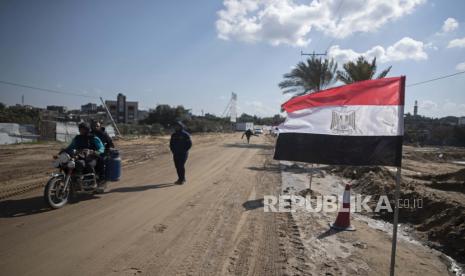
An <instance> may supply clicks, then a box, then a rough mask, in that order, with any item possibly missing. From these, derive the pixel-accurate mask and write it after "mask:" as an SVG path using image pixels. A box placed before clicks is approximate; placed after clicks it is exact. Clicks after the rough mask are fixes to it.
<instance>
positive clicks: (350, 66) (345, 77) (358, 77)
mask: <svg viewBox="0 0 465 276" xmlns="http://www.w3.org/2000/svg"><path fill="white" fill-rule="evenodd" d="M342 67H343V68H344V71H341V70H338V71H337V79H338V80H340V81H342V82H343V83H346V84H349V83H354V82H357V81H363V80H371V79H372V78H373V76H374V75H375V74H376V58H373V60H372V61H371V64H370V63H369V62H368V61H367V60H366V59H365V58H364V57H363V56H360V57H359V58H358V59H357V61H356V62H355V63H354V62H353V61H349V62H347V63H346V64H344V65H343V66H342ZM391 67H392V66H389V67H388V68H387V69H385V70H384V71H382V72H381V73H380V74H379V75H378V76H377V77H376V78H377V79H382V78H384V77H386V75H387V74H388V73H389V71H390V70H391Z"/></svg>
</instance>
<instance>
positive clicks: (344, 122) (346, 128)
mask: <svg viewBox="0 0 465 276" xmlns="http://www.w3.org/2000/svg"><path fill="white" fill-rule="evenodd" d="M332 114H333V116H332V119H331V127H330V128H331V130H332V131H333V132H334V133H352V132H355V111H347V112H337V111H333V112H332Z"/></svg>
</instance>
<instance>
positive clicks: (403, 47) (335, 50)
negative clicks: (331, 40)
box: [328, 37, 428, 63]
mask: <svg viewBox="0 0 465 276" xmlns="http://www.w3.org/2000/svg"><path fill="white" fill-rule="evenodd" d="M426 48H428V47H427V44H424V43H423V42H422V41H418V40H414V39H412V38H410V37H404V38H402V39H401V40H399V41H397V42H396V43H394V44H393V45H391V46H389V47H387V48H384V47H382V46H380V45H377V46H374V47H373V48H371V49H369V50H368V51H366V52H360V53H359V52H356V51H354V50H352V49H341V48H340V46H339V45H335V46H332V47H331V48H329V51H328V56H329V57H332V58H334V59H335V60H336V61H337V62H340V63H345V62H347V61H351V60H355V59H356V58H358V57H359V56H364V57H366V58H367V59H372V58H374V57H376V59H377V61H379V62H380V63H386V62H392V61H401V60H408V59H412V60H426V59H428V54H427V53H426V52H425V49H426Z"/></svg>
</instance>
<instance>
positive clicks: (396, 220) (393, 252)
mask: <svg viewBox="0 0 465 276" xmlns="http://www.w3.org/2000/svg"><path fill="white" fill-rule="evenodd" d="M400 173H401V167H397V174H396V190H395V193H394V200H395V204H394V205H395V209H394V221H393V223H392V249H391V269H390V276H394V275H395V273H394V271H395V265H396V247H397V224H398V223H399V193H400Z"/></svg>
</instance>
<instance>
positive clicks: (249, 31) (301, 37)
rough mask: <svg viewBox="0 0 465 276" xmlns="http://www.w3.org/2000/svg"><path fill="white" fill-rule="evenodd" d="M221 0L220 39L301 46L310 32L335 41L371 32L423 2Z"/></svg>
mask: <svg viewBox="0 0 465 276" xmlns="http://www.w3.org/2000/svg"><path fill="white" fill-rule="evenodd" d="M341 1H342V0H327V1H316V0H313V1H311V2H310V0H309V4H300V1H297V0H224V2H223V4H224V8H223V9H222V10H220V11H219V12H218V20H217V21H216V29H217V32H218V37H219V38H221V39H224V40H230V39H231V40H238V41H243V42H251V43H253V42H259V41H265V42H268V43H270V44H272V45H275V46H276V45H280V44H288V45H293V46H305V45H308V44H309V43H310V39H309V37H308V35H309V33H310V31H312V30H313V29H315V30H318V31H320V32H323V33H324V34H326V35H328V36H332V37H335V38H344V37H347V36H349V35H351V34H353V33H356V32H374V31H376V30H377V29H379V28H380V27H381V26H383V25H384V24H386V23H388V22H389V21H393V20H395V19H398V18H400V17H402V16H404V15H407V14H410V13H412V12H413V10H414V9H415V8H416V7H417V6H419V5H421V4H423V3H425V2H426V0H351V1H344V2H341ZM297 2H299V3H297Z"/></svg>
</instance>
